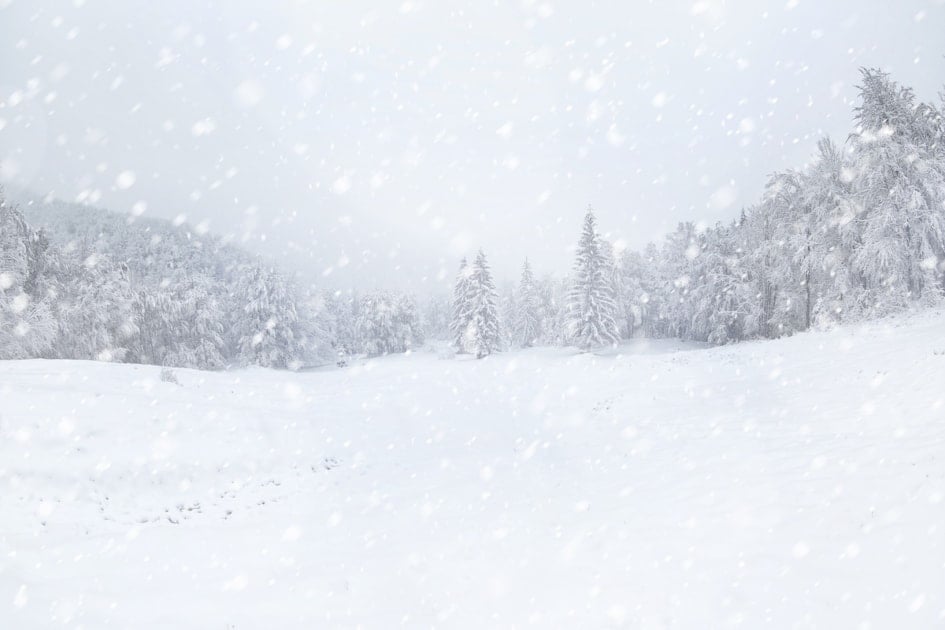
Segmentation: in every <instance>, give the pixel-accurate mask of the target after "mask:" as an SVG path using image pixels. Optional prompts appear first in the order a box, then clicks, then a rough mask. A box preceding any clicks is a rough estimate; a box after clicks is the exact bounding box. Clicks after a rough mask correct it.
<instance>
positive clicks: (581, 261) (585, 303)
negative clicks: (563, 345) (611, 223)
mask: <svg viewBox="0 0 945 630" xmlns="http://www.w3.org/2000/svg"><path fill="white" fill-rule="evenodd" d="M608 272H609V269H608V268H607V261H606V259H605V255H604V253H603V251H602V249H601V243H600V236H599V235H598V234H597V228H596V222H595V219H594V213H593V211H592V210H591V209H590V208H588V210H587V214H586V215H585V217H584V228H583V230H582V232H581V240H580V241H579V242H578V248H577V257H576V259H575V263H574V277H573V278H572V280H571V291H570V293H569V295H568V314H567V317H568V332H569V336H570V339H571V341H572V342H573V343H575V344H576V345H577V346H578V347H580V348H582V349H584V350H589V349H590V348H593V347H595V346H602V345H610V344H614V343H617V341H618V339H619V333H618V330H617V323H616V318H615V313H616V310H617V308H616V304H615V303H614V294H613V285H612V282H611V277H610V275H609V273H608Z"/></svg>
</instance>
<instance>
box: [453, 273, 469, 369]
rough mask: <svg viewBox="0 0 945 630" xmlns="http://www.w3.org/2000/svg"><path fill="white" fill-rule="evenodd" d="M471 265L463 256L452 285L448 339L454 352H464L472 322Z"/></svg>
mask: <svg viewBox="0 0 945 630" xmlns="http://www.w3.org/2000/svg"><path fill="white" fill-rule="evenodd" d="M472 271H473V269H472V267H470V266H469V264H468V263H467V262H466V259H465V258H463V259H462V260H461V261H460V263H459V272H458V273H457V274H456V284H455V285H454V286H453V302H452V305H451V307H450V311H451V312H450V339H451V340H452V345H453V347H454V348H455V349H456V352H458V353H460V354H465V353H466V352H467V348H466V338H467V335H468V330H469V324H470V322H472V304H470V302H469V296H470V282H471V281H470V277H471V275H472Z"/></svg>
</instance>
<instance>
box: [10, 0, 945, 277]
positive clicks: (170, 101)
mask: <svg viewBox="0 0 945 630" xmlns="http://www.w3.org/2000/svg"><path fill="white" fill-rule="evenodd" d="M943 55H945V5H943V2H942V1H941V0H931V1H930V0H899V1H888V2H874V1H869V0H857V1H839V0H832V1H830V2H824V1H817V2H815V1H812V0H800V1H796V0H787V1H785V0H777V1H775V2H762V1H758V0H744V1H739V2H716V1H698V2H652V3H650V2H638V1H629V0H621V1H614V2H593V1H589V0H584V1H581V2H560V1H559V2H543V1H541V0H539V1H534V2H533V1H529V0H525V1H518V2H495V3H490V2H485V1H481V0H477V1H471V2H448V1H445V0H435V1H434V0H406V1H404V2H360V1H350V0H349V1H345V2H341V1H336V0H331V1H330V0H324V1H320V2H236V1H226V2H222V1H221V2H218V3H213V2H201V1H199V0H162V1H160V2H155V1H140V2H132V1H129V0H113V1H104V0H74V1H73V0H67V1H60V2H51V1H43V0H12V1H11V0H0V175H2V178H3V179H4V180H6V181H7V182H12V183H14V184H17V185H22V186H27V187H29V188H30V189H32V190H34V191H36V192H38V193H41V194H50V193H51V194H52V195H54V196H56V197H59V198H62V199H67V200H83V201H86V202H91V203H94V204H95V205H99V206H102V207H106V208H109V209H112V210H118V211H123V212H132V211H133V210H135V211H137V212H141V211H142V210H143V211H144V212H145V214H147V215H151V216H159V217H166V218H170V219H174V218H178V217H185V218H186V220H187V221H188V222H190V223H191V224H193V225H201V226H203V227H207V226H208V227H209V229H210V230H211V231H213V232H217V233H219V234H224V235H233V236H234V238H235V240H236V241H237V242H243V243H244V244H245V246H247V247H249V248H250V249H253V250H255V251H260V252H263V253H265V254H268V255H271V256H275V257H277V258H278V259H279V260H280V261H281V262H282V264H284V265H285V266H286V267H288V268H292V269H299V270H301V271H302V272H303V273H304V274H305V275H307V276H308V277H310V278H314V279H320V281H321V282H323V283H327V284H332V285H338V286H345V285H352V284H353V285H356V286H359V287H361V288H371V287H374V286H393V285H396V286H399V287H405V286H412V287H414V288H416V289H418V290H420V289H422V288H423V287H425V286H429V285H434V284H446V283H449V282H450V281H451V279H452V276H453V275H454V273H455V268H456V265H457V261H458V258H459V257H460V256H462V255H464V254H471V253H473V252H474V250H475V249H476V248H478V247H479V246H482V247H483V248H485V250H486V252H487V254H488V256H489V258H490V261H491V262H492V264H493V267H494V268H495V270H496V272H497V274H498V275H499V277H500V278H513V277H515V276H516V275H517V273H518V267H519V265H520V264H521V259H522V257H523V256H525V255H527V256H528V257H529V258H530V259H531V260H532V261H533V262H534V264H535V266H536V267H537V269H538V270H539V272H554V273H566V272H567V270H568V269H569V267H570V265H571V254H570V249H571V248H572V246H573V244H574V243H575V242H576V240H577V237H578V233H579V228H580V222H581V218H582V215H583V213H584V210H585V209H586V208H587V206H588V205H592V206H593V207H594V208H595V209H596V211H597V213H598V217H599V221H600V227H601V229H602V231H604V232H607V233H609V235H610V237H611V238H612V239H613V240H615V241H618V242H619V243H620V244H623V245H626V246H627V247H631V248H639V247H642V246H643V245H644V244H645V243H646V242H648V241H650V240H654V239H658V238H660V237H661V236H662V234H664V233H665V232H667V231H668V230H671V229H672V228H673V227H674V225H675V224H676V223H677V222H679V221H682V220H692V221H697V222H698V221H702V222H706V223H714V222H715V221H718V220H728V219H731V218H732V217H734V216H736V214H737V213H738V211H739V209H740V208H741V207H742V206H743V205H746V204H750V203H752V202H753V201H754V200H755V199H756V198H757V197H758V196H759V195H760V193H761V191H762V188H763V185H764V182H765V179H766V177H767V175H768V174H769V173H771V172H772V171H775V170H777V169H783V168H788V167H800V166H802V165H803V163H804V162H805V161H806V160H807V159H808V158H809V157H810V155H811V154H812V152H813V150H814V148H815V144H816V140H817V138H818V137H819V136H821V135H823V134H829V135H831V136H833V137H834V138H836V139H838V140H842V139H843V138H845V137H846V135H847V134H848V133H849V132H850V131H851V129H852V121H851V107H852V102H853V100H854V98H855V94H856V92H855V85H856V83H857V79H858V70H857V69H858V67H859V66H864V65H867V66H879V67H882V68H885V69H887V70H889V71H891V72H893V74H894V76H895V78H897V79H898V80H900V81H901V82H903V83H905V84H907V85H910V86H912V87H914V88H915V90H916V93H917V94H918V96H919V97H920V98H922V99H925V100H937V98H938V97H937V94H938V92H939V91H940V90H941V89H942V86H943V84H945V58H943Z"/></svg>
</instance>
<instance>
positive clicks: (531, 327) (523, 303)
mask: <svg viewBox="0 0 945 630" xmlns="http://www.w3.org/2000/svg"><path fill="white" fill-rule="evenodd" d="M513 326H514V335H513V341H514V343H515V344H517V345H519V346H521V347H523V348H530V347H532V346H533V345H535V344H536V343H537V342H538V340H539V339H540V338H541V313H540V312H539V298H538V288H537V287H536V286H535V277H534V276H533V275H532V268H531V265H529V264H528V259H527V258H526V259H525V262H524V263H523V264H522V277H521V279H520V280H519V283H518V295H517V298H516V301H515V317H514V320H513Z"/></svg>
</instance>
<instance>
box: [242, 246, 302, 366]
mask: <svg viewBox="0 0 945 630" xmlns="http://www.w3.org/2000/svg"><path fill="white" fill-rule="evenodd" d="M237 295H238V296H239V299H240V301H241V304H242V314H241V317H240V320H239V322H238V328H237V331H236V333H237V334H236V336H237V339H238V343H239V357H240V359H241V361H242V362H243V363H245V364H251V365H259V366H262V367H274V368H293V369H296V368H298V367H300V366H302V365H303V364H304V362H305V360H306V357H307V353H306V344H305V336H304V334H303V331H302V330H301V326H300V319H299V314H298V306H297V303H296V296H295V293H294V291H293V287H291V286H290V285H288V283H286V281H285V280H284V279H283V278H282V276H281V275H280V274H278V273H277V272H275V271H271V270H264V269H262V268H260V267H259V266H258V265H254V266H252V267H251V268H250V269H249V270H247V271H246V272H245V273H244V274H243V277H242V280H241V282H240V284H239V286H238V287H237Z"/></svg>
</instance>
